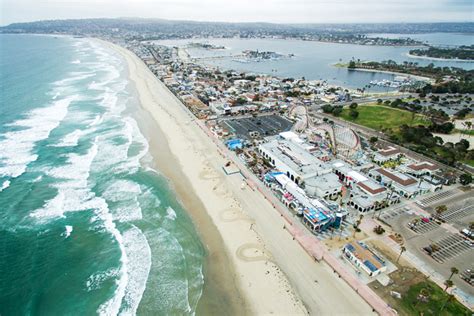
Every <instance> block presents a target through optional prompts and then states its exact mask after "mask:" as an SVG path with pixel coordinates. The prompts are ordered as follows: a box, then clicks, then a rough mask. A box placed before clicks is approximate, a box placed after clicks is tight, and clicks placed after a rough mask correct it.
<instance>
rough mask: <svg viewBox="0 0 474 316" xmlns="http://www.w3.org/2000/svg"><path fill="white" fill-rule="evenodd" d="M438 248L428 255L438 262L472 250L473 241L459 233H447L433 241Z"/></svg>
mask: <svg viewBox="0 0 474 316" xmlns="http://www.w3.org/2000/svg"><path fill="white" fill-rule="evenodd" d="M433 244H434V245H436V247H437V248H438V249H437V250H436V251H433V252H432V253H431V254H430V255H431V257H432V258H433V259H435V260H436V261H437V262H439V263H444V262H445V261H448V260H450V259H452V258H455V257H457V256H459V255H461V254H462V253H464V252H466V251H469V250H471V251H472V250H473V243H472V242H471V241H469V240H466V239H465V238H464V237H462V236H461V235H459V234H448V235H447V236H445V237H442V238H441V239H439V240H437V241H435V242H434V243H433Z"/></svg>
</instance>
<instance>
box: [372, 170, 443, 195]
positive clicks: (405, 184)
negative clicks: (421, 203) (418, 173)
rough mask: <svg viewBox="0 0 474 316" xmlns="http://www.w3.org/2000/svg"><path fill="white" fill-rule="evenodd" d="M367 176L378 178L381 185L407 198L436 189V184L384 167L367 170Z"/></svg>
mask: <svg viewBox="0 0 474 316" xmlns="http://www.w3.org/2000/svg"><path fill="white" fill-rule="evenodd" d="M369 176H370V177H372V178H374V179H377V181H378V180H380V183H381V184H382V185H384V186H385V187H391V188H392V189H393V191H395V193H397V194H398V195H400V196H403V197H405V198H407V199H411V198H414V197H416V196H418V195H420V194H424V193H427V192H434V191H435V190H437V186H433V185H431V184H429V183H428V182H426V181H423V180H422V179H419V180H418V179H415V178H413V177H412V176H409V175H407V174H404V173H401V172H399V171H396V170H389V169H384V168H379V169H373V170H371V171H370V172H369Z"/></svg>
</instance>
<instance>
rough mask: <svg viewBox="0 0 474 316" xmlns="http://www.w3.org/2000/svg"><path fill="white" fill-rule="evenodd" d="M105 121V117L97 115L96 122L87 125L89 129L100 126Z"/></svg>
mask: <svg viewBox="0 0 474 316" xmlns="http://www.w3.org/2000/svg"><path fill="white" fill-rule="evenodd" d="M103 120H104V116H102V115H97V116H96V117H95V118H94V120H93V121H92V122H90V123H89V125H87V127H92V126H96V125H99V124H100V123H102V121H103Z"/></svg>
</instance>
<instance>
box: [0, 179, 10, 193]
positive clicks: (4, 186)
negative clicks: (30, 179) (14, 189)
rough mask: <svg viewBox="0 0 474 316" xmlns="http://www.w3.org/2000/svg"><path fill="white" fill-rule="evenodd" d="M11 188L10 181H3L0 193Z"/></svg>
mask: <svg viewBox="0 0 474 316" xmlns="http://www.w3.org/2000/svg"><path fill="white" fill-rule="evenodd" d="M9 186H10V181H9V180H6V181H3V184H2V187H0V192H2V191H3V190H5V189H6V188H8V187H9Z"/></svg>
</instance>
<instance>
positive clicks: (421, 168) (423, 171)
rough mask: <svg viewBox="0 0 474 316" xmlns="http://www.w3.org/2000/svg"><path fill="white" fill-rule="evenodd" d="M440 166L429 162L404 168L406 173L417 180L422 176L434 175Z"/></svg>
mask: <svg viewBox="0 0 474 316" xmlns="http://www.w3.org/2000/svg"><path fill="white" fill-rule="evenodd" d="M438 169H439V168H438V166H437V165H435V164H433V163H431V162H427V161H423V162H418V163H412V164H410V165H407V166H406V167H405V168H404V171H405V172H406V173H408V174H409V175H412V176H414V177H416V178H420V177H422V176H426V175H429V176H431V175H433V174H434V173H435V172H436V171H437V170H438Z"/></svg>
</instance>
